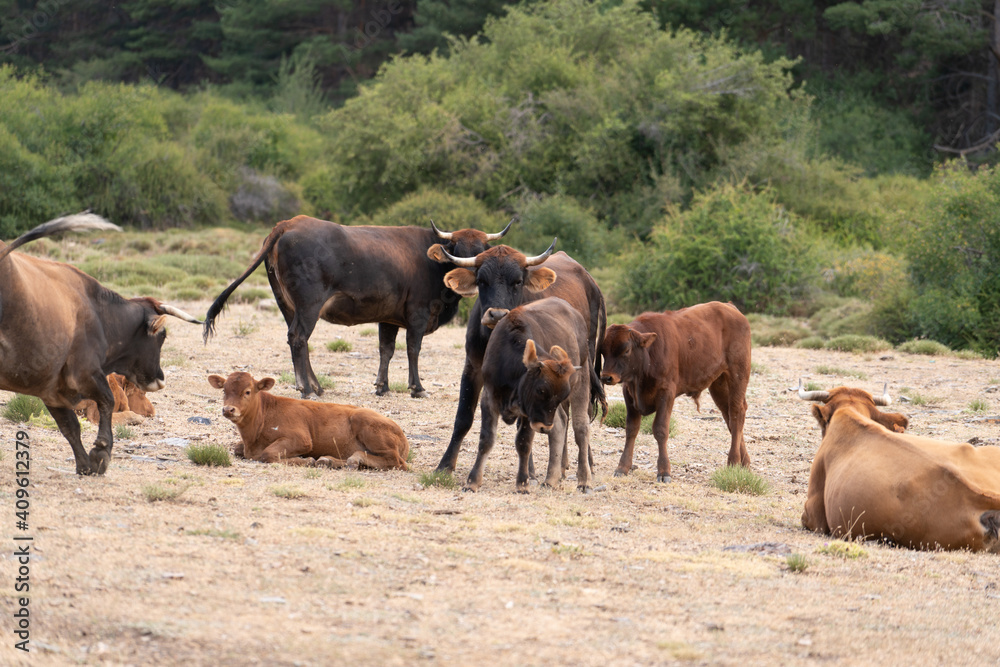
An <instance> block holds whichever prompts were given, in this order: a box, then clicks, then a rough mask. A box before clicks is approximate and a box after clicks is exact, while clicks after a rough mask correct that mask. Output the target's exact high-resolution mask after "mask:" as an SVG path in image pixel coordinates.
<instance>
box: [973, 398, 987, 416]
mask: <svg viewBox="0 0 1000 667" xmlns="http://www.w3.org/2000/svg"><path fill="white" fill-rule="evenodd" d="M989 409H990V404H989V403H988V402H987V401H985V400H983V399H981V398H974V399H972V402H971V403H969V412H971V413H973V414H982V413H984V412H986V411H987V410H989Z"/></svg>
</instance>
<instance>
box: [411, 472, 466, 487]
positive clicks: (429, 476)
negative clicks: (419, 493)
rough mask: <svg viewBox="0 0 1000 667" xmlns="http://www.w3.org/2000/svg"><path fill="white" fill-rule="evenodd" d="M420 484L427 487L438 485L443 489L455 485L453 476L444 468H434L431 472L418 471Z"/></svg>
mask: <svg viewBox="0 0 1000 667" xmlns="http://www.w3.org/2000/svg"><path fill="white" fill-rule="evenodd" d="M419 481H420V484H421V485H422V486H423V487H424V488H427V487H429V486H440V487H441V488H443V489H454V488H455V487H456V486H457V483H456V482H455V477H454V476H453V475H452V474H451V473H450V472H447V471H445V470H434V471H432V472H424V473H420V480H419Z"/></svg>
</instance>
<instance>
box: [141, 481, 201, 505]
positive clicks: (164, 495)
mask: <svg viewBox="0 0 1000 667" xmlns="http://www.w3.org/2000/svg"><path fill="white" fill-rule="evenodd" d="M190 488H191V485H190V484H185V485H183V486H176V487H174V488H170V487H166V486H162V485H160V484H143V485H142V495H143V496H144V497H145V498H146V500H148V501H149V502H151V503H155V502H160V501H163V500H175V499H177V498H178V497H179V496H180V495H181V494H182V493H184V492H185V491H187V490H188V489H190Z"/></svg>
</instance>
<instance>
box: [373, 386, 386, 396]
mask: <svg viewBox="0 0 1000 667" xmlns="http://www.w3.org/2000/svg"><path fill="white" fill-rule="evenodd" d="M388 393H389V385H378V386H376V387H375V395H376V396H385V395H386V394H388Z"/></svg>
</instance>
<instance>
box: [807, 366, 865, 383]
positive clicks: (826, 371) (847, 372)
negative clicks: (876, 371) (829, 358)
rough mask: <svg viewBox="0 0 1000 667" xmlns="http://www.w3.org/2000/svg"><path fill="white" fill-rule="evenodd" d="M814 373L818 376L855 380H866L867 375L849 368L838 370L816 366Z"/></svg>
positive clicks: (835, 367)
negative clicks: (834, 376)
mask: <svg viewBox="0 0 1000 667" xmlns="http://www.w3.org/2000/svg"><path fill="white" fill-rule="evenodd" d="M816 372H817V373H819V374H820V375H840V376H842V377H849V378H855V379H857V380H867V379H868V374H867V373H865V372H864V371H856V370H854V369H851V368H839V367H837V366H825V365H824V366H817V367H816Z"/></svg>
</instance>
